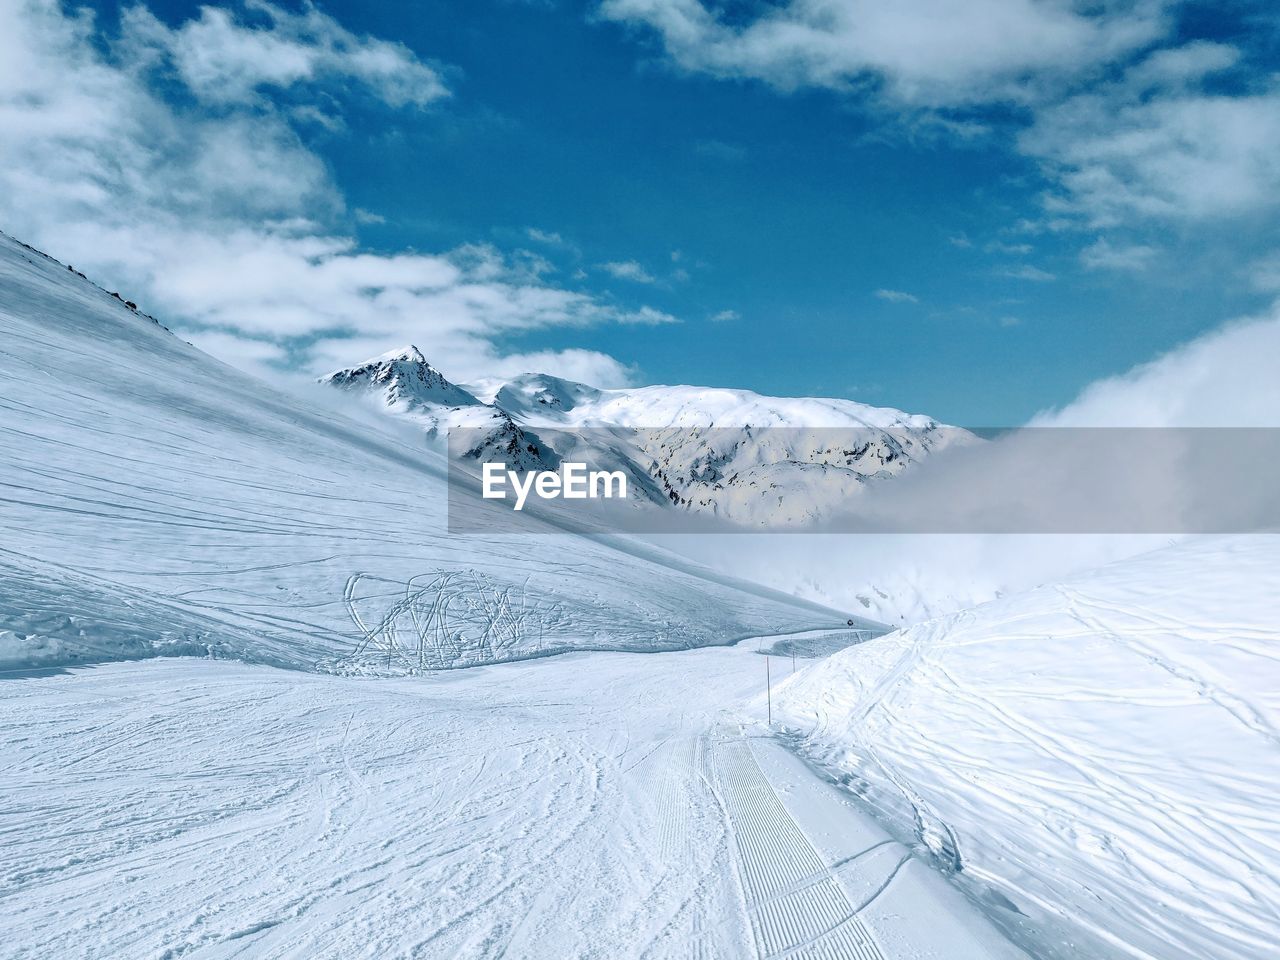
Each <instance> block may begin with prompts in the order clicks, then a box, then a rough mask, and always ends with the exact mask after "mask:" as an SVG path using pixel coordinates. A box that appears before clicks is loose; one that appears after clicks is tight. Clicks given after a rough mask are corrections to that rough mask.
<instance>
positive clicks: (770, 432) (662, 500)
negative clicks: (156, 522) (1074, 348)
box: [322, 346, 974, 527]
mask: <svg viewBox="0 0 1280 960" xmlns="http://www.w3.org/2000/svg"><path fill="white" fill-rule="evenodd" d="M322 382H324V383H327V384H330V385H334V386H340V387H344V388H350V387H351V386H352V385H354V384H365V385H366V386H367V389H366V391H365V392H366V393H371V394H373V395H374V396H375V397H376V398H377V399H378V400H379V401H380V402H381V406H382V407H383V408H384V409H386V410H388V411H390V412H392V413H394V414H397V415H399V416H401V417H407V418H408V419H410V420H414V421H416V422H418V423H420V424H422V425H423V426H424V427H425V428H426V429H427V432H428V433H429V434H434V433H435V432H436V431H437V430H439V429H440V428H442V427H471V428H477V427H478V428H480V430H479V431H478V432H479V434H480V436H481V437H482V438H483V439H482V442H478V443H471V442H468V443H466V444H465V445H464V446H465V447H466V448H467V450H468V452H471V453H478V452H481V451H477V450H473V449H472V448H476V447H480V448H483V450H499V452H501V451H502V450H505V449H507V447H504V446H503V443H502V442H501V441H493V440H490V439H489V438H488V433H489V432H490V431H491V430H493V429H494V427H493V426H492V424H491V420H492V422H493V423H497V422H501V421H505V422H506V423H508V424H511V425H512V426H511V429H512V430H517V431H520V430H523V431H525V432H530V431H536V436H535V437H534V438H533V443H530V442H528V440H527V439H526V437H524V436H523V435H522V436H520V437H517V438H515V439H513V440H512V442H511V443H510V444H509V448H510V449H511V450H512V451H514V452H515V453H516V454H517V455H518V457H520V458H523V459H524V460H527V459H529V456H530V452H531V451H534V450H537V451H538V456H539V457H540V458H541V459H543V460H554V461H558V460H559V459H574V460H583V461H586V462H588V463H591V464H592V465H593V466H594V467H596V468H601V469H610V470H612V469H623V470H625V471H626V472H627V473H628V474H630V476H631V477H632V483H631V488H632V489H633V490H634V491H637V492H638V493H639V494H640V495H642V496H643V497H644V498H645V499H647V500H649V501H652V502H654V503H657V504H662V505H665V506H677V507H681V508H683V509H686V510H690V511H692V512H695V513H700V514H709V515H714V516H719V517H723V518H727V519H729V520H732V521H734V522H736V523H740V524H748V525H750V526H753V527H774V526H796V525H801V524H806V523H813V522H815V521H818V520H820V519H822V518H823V517H825V516H829V515H830V513H831V512H832V511H833V510H834V509H835V508H837V507H838V506H840V505H841V504H843V503H844V502H845V501H846V500H847V498H848V497H849V496H851V495H856V494H857V493H858V492H859V490H860V489H861V488H862V487H863V486H864V485H865V484H867V483H868V482H872V481H876V480H883V479H888V478H892V477H895V476H897V475H898V474H899V473H901V472H902V471H903V470H904V469H906V468H908V467H909V466H910V465H911V464H912V463H914V462H916V461H918V460H920V459H922V458H923V457H925V456H927V455H928V454H929V453H930V452H931V451H934V450H936V449H941V448H942V447H945V446H947V445H948V444H951V443H955V442H957V441H960V442H968V441H972V440H973V439H974V438H972V437H971V436H970V435H968V434H966V433H965V432H964V431H961V430H957V429H956V428H954V427H945V426H943V425H941V424H939V423H937V422H936V421H935V420H933V419H931V418H929V417H924V416H918V415H911V414H906V413H903V412H902V411H900V410H893V409H889V408H882V407H869V406H867V405H865V404H861V403H855V402H853V401H851V400H824V399H813V398H799V399H789V398H781V397H764V396H760V395H759V394H756V393H752V392H751V391H749V390H725V389H718V388H708V387H687V386H677V387H666V386H653V387H639V388H635V389H620V390H602V389H598V388H596V387H591V386H588V385H586V384H582V383H574V382H572V381H568V380H562V379H560V378H558V377H552V376H548V375H546V374H525V375H523V376H520V377H516V378H515V379H513V380H505V381H504V380H487V381H482V382H479V383H475V384H470V385H468V386H467V387H465V388H459V387H456V386H454V385H453V384H450V383H449V382H448V381H447V380H445V379H444V378H443V377H442V376H441V374H440V373H439V372H438V371H436V370H435V368H433V367H432V366H431V365H430V364H429V363H428V362H427V360H426V359H425V357H423V355H422V352H421V351H420V350H418V348H417V347H413V346H409V347H405V348H403V349H402V350H398V351H393V352H392V353H389V354H386V355H385V356H383V357H378V358H375V359H373V360H369V361H366V362H364V363H362V364H360V365H358V366H356V367H352V368H350V369H348V370H340V371H338V372H336V373H333V374H330V375H329V376H327V377H325V378H324V379H323V381H322ZM517 425H518V426H517ZM505 436H506V435H504V437H505ZM506 459H508V462H509V463H511V464H512V465H513V466H515V467H517V468H520V467H523V466H525V464H524V463H523V462H520V461H519V460H516V461H513V460H512V459H511V458H510V457H508V458H506Z"/></svg>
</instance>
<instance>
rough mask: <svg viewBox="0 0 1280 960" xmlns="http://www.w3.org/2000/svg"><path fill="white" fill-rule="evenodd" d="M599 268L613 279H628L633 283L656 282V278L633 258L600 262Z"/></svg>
mask: <svg viewBox="0 0 1280 960" xmlns="http://www.w3.org/2000/svg"><path fill="white" fill-rule="evenodd" d="M599 269H601V270H603V271H604V272H605V273H607V274H609V276H611V277H613V278H614V279H615V280H630V281H632V282H633V283H657V278H656V277H654V276H653V274H651V273H649V271H648V270H646V269H645V268H644V267H642V266H641V265H640V264H639V263H637V262H636V261H635V260H611V261H609V262H608V263H602V264H600V267H599Z"/></svg>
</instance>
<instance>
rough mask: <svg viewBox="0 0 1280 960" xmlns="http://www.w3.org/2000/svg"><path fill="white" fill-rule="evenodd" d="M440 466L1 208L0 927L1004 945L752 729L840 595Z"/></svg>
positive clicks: (913, 949)
mask: <svg viewBox="0 0 1280 960" xmlns="http://www.w3.org/2000/svg"><path fill="white" fill-rule="evenodd" d="M234 282H235V280H234V278H228V283H234ZM406 438H407V439H406ZM444 471H445V467H444V463H443V461H442V460H441V459H440V457H439V456H438V455H437V454H434V453H431V452H430V451H428V450H426V449H424V447H423V446H422V444H421V436H420V434H418V433H416V432H415V433H414V434H412V435H410V434H408V433H401V432H397V431H396V428H393V427H392V426H389V425H388V424H387V423H385V422H382V421H379V422H372V421H371V422H368V423H358V422H355V421H352V420H350V419H347V418H346V417H344V416H341V415H339V414H336V413H329V412H326V408H325V405H324V401H323V400H318V401H317V403H316V404H315V405H314V406H309V405H308V404H307V403H306V402H304V401H301V400H299V399H297V398H295V397H294V396H291V395H289V394H286V393H282V392H278V391H276V390H274V389H272V388H271V387H270V386H268V385H266V384H263V383H260V382H258V381H255V380H253V379H251V378H248V377H245V376H243V375H241V374H239V373H237V372H235V371H233V370H231V369H230V368H227V367H225V366H223V365H221V364H219V363H216V362H215V361H212V360H211V359H210V358H208V357H206V356H204V355H203V354H201V353H200V352H199V351H197V350H196V349H194V348H193V347H191V346H189V345H187V344H185V343H183V342H181V341H180V340H179V339H178V338H176V337H174V336H173V335H171V334H170V333H169V332H168V331H166V330H164V329H163V328H162V327H161V326H159V325H158V324H156V323H155V322H154V321H152V320H151V319H149V318H147V317H145V316H143V315H140V314H138V313H137V312H136V311H135V310H134V309H132V308H131V307H129V306H128V305H127V304H126V303H125V302H124V300H122V299H119V298H116V297H113V296H111V295H108V294H107V293H105V292H104V291H102V290H100V289H99V288H97V287H95V286H93V285H92V284H91V283H89V282H88V281H87V280H85V279H84V278H82V277H80V276H79V275H78V274H77V273H75V272H74V271H72V270H70V269H69V268H68V267H66V266H64V265H62V264H59V263H57V262H55V261H53V260H50V259H49V258H47V257H45V256H43V255H42V254H40V253H38V252H36V251H34V250H31V249H29V248H26V247H24V246H22V245H20V244H18V243H16V242H14V241H12V240H10V239H8V238H0V955H3V956H4V957H15V958H33V960H34V958H39V960H46V958H51V957H58V958H61V957H85V958H95V960H96V958H102V960H121V958H128V960H132V958H166V960H171V958H176V957H194V958H205V957H209V958H221V957H232V956H235V957H255V958H256V957H297V958H307V960H312V958H335V960H338V958H340V960H349V958H354V957H371V958H372V957H377V958H384V957H424V958H440V960H452V958H458V957H464V958H471V957H486V958H487V957H507V958H528V960H546V958H557V960H559V958H578V957H582V958H587V957H591V958H597V957H598V958H609V960H614V958H629V957H654V958H662V957H668V958H679V960H685V958H698V957H706V958H712V957H721V958H752V957H756V958H765V957H784V956H785V957H795V958H815V960H840V958H848V957H853V958H860V960H917V958H919V960H924V958H960V960H967V958H974V960H977V958H997V960H999V958H1004V957H1009V958H1016V957H1019V956H1022V954H1021V953H1020V952H1019V951H1018V950H1016V949H1015V948H1014V947H1012V946H1010V945H1009V944H1008V942H1007V941H1006V940H1005V938H1004V937H1003V936H1002V935H1001V934H1000V933H999V932H998V931H997V930H996V928H995V927H994V926H993V925H991V924H990V922H989V921H988V920H987V919H986V918H985V917H983V916H982V915H981V914H980V913H979V912H978V911H976V910H974V909H973V908H972V907H971V905H970V904H969V902H968V901H967V900H966V899H965V898H964V897H963V895H962V894H961V893H960V892H959V891H958V890H957V889H956V888H954V887H953V886H951V885H950V884H948V883H947V881H946V880H944V879H943V878H942V876H941V874H939V873H937V872H934V871H932V870H931V869H930V868H929V867H928V866H926V865H925V863H924V862H922V861H921V860H918V859H916V857H915V856H914V855H913V854H912V852H911V851H910V850H909V849H908V848H907V847H904V846H902V845H900V844H898V843H897V842H896V841H894V840H893V839H891V838H890V837H889V835H888V834H886V833H885V832H884V831H883V830H882V829H881V828H880V827H879V826H878V825H877V824H876V823H875V822H874V821H873V820H871V819H869V818H868V817H867V815H866V814H864V813H861V812H860V811H859V810H858V809H857V808H856V807H855V806H854V804H853V803H852V802H851V800H850V798H849V796H848V795H847V793H844V792H842V791H840V790H839V789H837V788H836V787H834V786H832V785H831V784H830V783H829V782H827V781H824V780H823V779H821V778H820V777H818V776H816V775H815V774H814V773H813V772H812V771H811V770H810V769H809V768H808V767H806V766H804V765H803V764H801V763H800V762H799V761H797V760H796V759H795V758H794V757H792V756H790V755H789V754H787V753H786V752H784V751H783V750H782V749H781V748H780V747H779V746H778V745H777V744H776V743H774V742H773V741H772V740H771V739H769V738H767V737H765V736H763V733H764V731H762V729H761V728H760V726H759V719H760V717H761V715H762V712H763V711H764V709H766V708H765V707H764V706H763V705H762V704H761V703H760V702H759V696H760V693H761V689H762V686H763V680H764V672H763V669H762V668H763V667H764V666H765V665H766V664H768V663H769V662H770V661H769V660H766V659H765V658H763V657H761V656H759V655H758V654H757V653H756V652H755V651H754V650H753V649H750V647H751V646H755V645H759V644H760V643H763V642H764V641H757V643H756V644H753V645H747V644H738V645H737V646H726V644H728V643H730V642H731V641H734V640H740V639H742V638H745V637H762V636H769V637H771V638H773V639H772V640H771V641H770V642H775V643H778V644H782V645H783V646H787V645H788V644H791V645H794V644H796V643H800V642H804V643H810V644H812V643H814V642H816V641H815V639H814V638H815V637H816V636H822V637H824V638H825V640H824V642H826V643H827V644H828V645H830V644H831V642H832V640H831V638H832V635H833V628H834V629H835V631H836V632H840V631H841V630H843V628H844V625H845V618H846V615H845V614H843V613H836V612H834V611H831V610H829V609H827V608H823V607H820V606H817V605H814V604H808V603H804V602H801V601H797V600H794V599H793V598H790V597H786V596H784V595H781V594H775V593H771V592H770V591H768V590H766V589H764V588H761V587H757V586H754V585H751V584H747V583H743V582H738V581H733V580H731V579H729V578H726V577H721V576H717V575H713V574H710V573H708V572H706V571H705V570H704V569H702V568H700V567H697V566H695V565H693V564H691V563H689V562H687V561H681V560H678V559H676V558H673V557H671V556H669V555H667V554H664V553H662V552H660V551H658V550H656V549H654V548H652V547H647V546H644V545H640V544H634V543H628V542H626V541H623V540H621V539H610V540H606V539H590V540H588V539H583V538H578V537H572V536H569V535H566V534H561V533H555V532H542V534H541V535H538V536H533V535H518V534H513V533H512V532H511V530H512V523H511V520H510V518H509V517H504V518H503V519H502V523H501V528H502V530H503V532H502V533H498V532H497V525H496V524H495V529H494V532H492V533H489V534H480V535H475V536H468V537H457V536H449V535H447V534H446V533H445V529H446V527H445V517H444V506H443V505H444V503H445V499H446V498H445V497H444V492H443V485H444ZM529 529H530V531H539V530H541V529H542V528H539V527H538V526H537V525H536V523H534V522H533V521H530V526H529ZM860 626H862V627H865V628H866V629H865V630H860V631H848V630H843V633H844V634H845V640H846V641H853V640H858V639H863V638H864V637H865V635H866V633H867V631H868V630H869V631H871V632H875V631H876V627H875V625H874V624H870V623H863V624H860ZM797 631H799V632H798V633H797ZM838 642H839V641H838V640H837V641H836V645H838ZM564 651H570V652H567V653H564ZM610 651H615V652H610ZM616 651H631V652H616ZM637 651H644V652H637ZM557 652H561V653H562V655H560V656H550V654H553V653H557ZM772 662H773V663H774V664H775V665H778V664H780V663H781V662H780V661H778V660H776V659H775V660H773V661H772ZM445 667H467V669H439V668H445ZM753 698H754V699H753Z"/></svg>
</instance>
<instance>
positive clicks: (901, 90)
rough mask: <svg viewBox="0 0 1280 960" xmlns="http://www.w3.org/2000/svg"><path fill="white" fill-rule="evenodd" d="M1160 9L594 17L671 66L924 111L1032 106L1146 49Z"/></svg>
mask: <svg viewBox="0 0 1280 960" xmlns="http://www.w3.org/2000/svg"><path fill="white" fill-rule="evenodd" d="M1164 8H1165V3H1163V2H1160V0H1138V2H1135V3H1100V4H1092V5H1089V6H1088V7H1084V6H1082V5H1078V4H1071V3H1066V2H1061V0H969V2H967V3H956V2H954V0H897V2H894V3H885V2H883V0H787V2H781V3H776V4H767V5H760V6H759V7H757V8H756V10H757V11H758V12H757V14H756V15H755V16H745V15H736V16H734V17H732V18H731V17H728V16H725V15H723V14H722V12H721V7H720V6H719V5H712V4H706V3H703V2H701V0H604V3H602V4H601V6H600V15H601V16H603V17H605V18H607V19H611V20H617V21H621V22H624V23H629V24H633V25H636V26H643V27H647V28H650V29H652V30H654V31H656V32H657V34H658V36H659V37H660V38H661V40H662V44H663V47H664V49H665V50H666V53H667V54H668V56H670V58H671V59H672V60H673V61H674V62H675V63H676V64H678V65H679V66H680V67H682V68H684V69H687V70H698V71H704V72H707V73H711V74H715V75H718V76H725V77H752V78H756V79H760V80H763V81H765V82H767V83H770V84H773V85H774V86H777V87H779V88H782V89H794V88H796V87H800V86H818V87H828V88H832V89H838V90H847V89H851V88H854V87H857V86H860V85H866V84H867V83H868V82H875V83H878V84H880V85H882V88H883V91H884V93H885V94H886V95H887V96H888V97H889V98H890V99H892V100H894V101H896V102H899V103H903V104H908V105H913V106H925V107H938V106H948V105H964V104H973V103H982V102H988V101H992V100H1002V101H1012V102H1019V103H1025V102H1032V101H1035V100H1038V99H1041V98H1042V97H1043V96H1044V91H1045V89H1047V88H1049V89H1051V88H1053V87H1055V86H1056V85H1057V84H1059V83H1061V82H1063V81H1064V80H1066V79H1069V78H1071V77H1075V76H1078V75H1080V74H1082V73H1085V72H1088V71H1089V70H1091V69H1093V68H1094V67H1096V66H1098V65H1100V64H1105V63H1108V62H1110V61H1111V60H1113V59H1115V58H1116V57H1117V56H1120V55H1123V54H1126V53H1128V52H1129V51H1132V50H1134V49H1137V48H1139V47H1142V46H1144V45H1145V44H1147V43H1150V42H1151V41H1152V40H1154V39H1156V38H1157V37H1158V36H1160V35H1161V34H1162V33H1163V32H1164V30H1165V29H1166V27H1167V24H1166V21H1165V17H1164Z"/></svg>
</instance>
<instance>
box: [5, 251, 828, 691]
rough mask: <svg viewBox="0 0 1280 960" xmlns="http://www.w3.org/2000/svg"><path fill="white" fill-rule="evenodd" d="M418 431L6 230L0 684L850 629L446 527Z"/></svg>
mask: <svg viewBox="0 0 1280 960" xmlns="http://www.w3.org/2000/svg"><path fill="white" fill-rule="evenodd" d="M227 282H228V283H234V282H235V280H234V278H231V277H229V278H227ZM397 429H398V428H397ZM415 438H416V443H415V442H414V439H409V438H407V437H406V436H404V435H402V434H401V433H397V432H395V430H393V429H392V427H391V426H390V425H384V424H378V423H357V422H356V421H354V420H350V419H347V418H346V417H344V416H342V415H341V414H339V413H329V412H326V410H325V408H324V405H323V404H316V403H309V402H308V401H307V400H304V399H300V398H299V397H297V396H294V395H291V394H287V393H283V392H280V391H278V390H276V389H274V388H273V387H271V386H269V385H268V384H266V383H263V382H261V381H258V380H256V379H253V378H251V377H248V376H245V375H243V374H241V373H239V372H237V371H235V370H233V369H231V368H229V367H227V366H225V365H223V364H221V363H219V362H217V361H215V360H213V359H211V358H210V357H208V356H206V355H205V354H202V353H201V352H200V351H198V350H196V349H195V348H194V347H192V346H191V345H189V344H187V343H184V342H183V341H181V340H180V339H179V338H178V337H176V336H174V335H173V334H171V333H170V332H169V331H167V330H166V329H165V328H164V327H162V326H161V325H160V324H158V323H157V322H156V321H154V320H152V319H151V318H149V317H147V316H145V315H143V314H141V313H139V312H138V311H137V310H136V308H134V307H133V306H132V305H131V304H129V303H128V302H127V301H126V300H125V299H123V298H121V297H118V296H115V295H111V294H108V293H107V292H106V291H104V290H102V289H100V288H99V287H97V286H95V285H93V284H92V283H90V282H89V281H88V280H87V279H85V278H84V277H82V276H81V275H80V274H78V273H77V272H75V271H74V270H72V269H71V268H70V267H68V266H65V265H63V264H60V263H58V262H57V261H54V260H52V259H50V258H48V257H46V256H44V255H43V254H41V253H38V252H37V251H35V250H32V249H30V248H28V247H26V246H24V245H22V244H20V243H17V242H16V241H14V240H12V239H10V238H8V237H5V236H3V235H0V577H2V587H0V669H12V668H14V667H19V666H53V665H58V664H66V663H81V662H92V661H103V660H112V659H120V658H133V657H139V656H148V655H155V654H175V653H178V654H191V653H198V654H204V655H215V656H226V657H237V658H242V659H245V660H250V661H259V662H265V663H273V664H277V665H282V666H290V667H302V668H319V669H326V670H337V671H360V672H370V671H372V672H379V673H387V672H389V673H402V672H406V671H414V670H418V669H430V668H436V667H444V666H462V665H467V664H471V663H479V662H491V661H495V660H508V659H516V658H522V657H529V656H537V655H540V654H546V653H553V652H557V651H561V650H567V649H583V648H591V649H626V650H664V649H675V648H681V647H688V646H699V645H708V644H721V643H726V642H729V641H732V640H735V639H738V638H741V637H743V636H749V635H755V634H761V633H777V632H782V631H787V630H794V629H800V628H806V627H820V626H831V625H836V624H839V623H842V622H843V621H844V618H845V614H843V613H833V612H831V611H830V610H827V609H825V608H822V607H820V606H817V605H814V604H807V603H805V602H802V601H798V600H794V599H792V598H789V597H786V596H784V595H782V594H775V593H771V592H769V591H767V590H765V589H763V588H757V587H753V586H750V585H747V584H745V583H743V582H740V581H734V580H732V579H730V578H726V577H718V576H715V575H713V574H711V573H709V572H706V571H705V570H703V569H702V568H699V567H697V566H696V565H694V564H692V563H688V562H683V561H679V560H676V559H674V558H671V557H669V556H668V555H666V554H663V553H661V552H660V551H657V550H655V549H651V548H648V547H644V546H641V545H637V544H630V543H625V542H622V541H589V540H583V539H581V538H573V537H569V536H565V535H557V534H554V533H552V532H548V528H540V527H538V526H537V524H536V522H530V524H529V527H528V529H529V535H514V534H512V533H510V529H511V523H510V519H509V518H504V519H503V524H502V527H503V530H504V531H506V532H504V533H502V535H497V534H496V533H495V534H492V535H476V536H472V537H466V538H463V537H452V536H449V535H447V534H446V532H445V529H446V517H445V509H446V496H445V489H444V487H445V482H446V479H445V478H446V467H445V463H444V461H443V459H442V458H441V457H440V456H438V455H437V454H434V453H432V452H431V451H429V450H428V449H426V448H425V445H424V444H423V442H422V440H421V438H420V436H417V435H416V434H415ZM477 509H478V508H477ZM476 526H478V527H483V526H484V524H483V523H478V524H477V525H476ZM534 534H540V535H534Z"/></svg>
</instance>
